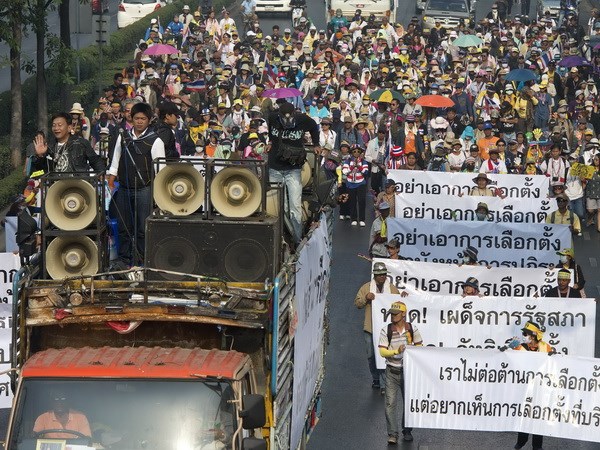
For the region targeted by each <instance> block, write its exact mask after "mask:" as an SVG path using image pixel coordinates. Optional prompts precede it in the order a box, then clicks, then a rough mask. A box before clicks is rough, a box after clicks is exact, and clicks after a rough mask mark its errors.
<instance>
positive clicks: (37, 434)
mask: <svg viewBox="0 0 600 450" xmlns="http://www.w3.org/2000/svg"><path fill="white" fill-rule="evenodd" d="M48 433H68V434H72V435H73V436H75V437H78V438H82V439H91V438H90V436H86V435H85V434H83V433H80V432H79V431H76V430H69V429H62V428H52V429H49V430H41V431H35V432H34V433H33V435H34V437H35V438H36V439H37V438H39V437H41V436H44V435H45V434H48Z"/></svg>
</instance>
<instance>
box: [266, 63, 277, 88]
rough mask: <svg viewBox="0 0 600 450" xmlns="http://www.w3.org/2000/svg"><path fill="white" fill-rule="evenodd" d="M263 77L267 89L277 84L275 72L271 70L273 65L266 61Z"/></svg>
mask: <svg viewBox="0 0 600 450" xmlns="http://www.w3.org/2000/svg"><path fill="white" fill-rule="evenodd" d="M263 79H264V81H265V86H266V87H267V89H272V88H274V87H275V85H276V84H277V74H276V73H275V72H274V71H273V67H272V66H271V64H269V62H268V61H266V63H265V70H264V73H263Z"/></svg>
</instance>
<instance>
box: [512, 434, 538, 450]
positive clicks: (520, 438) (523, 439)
mask: <svg viewBox="0 0 600 450" xmlns="http://www.w3.org/2000/svg"><path fill="white" fill-rule="evenodd" d="M532 436H533V437H532V438H531V446H532V447H533V449H534V450H536V449H541V448H542V444H543V442H544V436H540V435H539V434H534V435H532ZM528 439H529V433H519V434H518V435H517V445H515V448H521V447H523V446H524V445H525V444H527V440H528Z"/></svg>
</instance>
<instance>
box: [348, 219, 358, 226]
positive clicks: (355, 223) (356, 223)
mask: <svg viewBox="0 0 600 450" xmlns="http://www.w3.org/2000/svg"><path fill="white" fill-rule="evenodd" d="M350 225H354V226H356V225H358V222H357V221H356V220H353V221H352V223H351V224H350Z"/></svg>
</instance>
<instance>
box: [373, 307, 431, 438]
mask: <svg viewBox="0 0 600 450" xmlns="http://www.w3.org/2000/svg"><path fill="white" fill-rule="evenodd" d="M388 314H390V315H391V320H392V323H390V324H388V325H386V326H385V327H383V328H382V329H381V332H380V333H379V354H380V355H381V356H382V357H384V358H385V359H386V369H385V422H386V426H387V434H388V444H391V445H395V444H397V443H398V435H399V433H398V417H397V411H398V408H397V407H398V405H397V403H398V390H400V393H401V394H402V401H401V405H400V408H401V410H402V411H403V412H402V435H403V439H404V440H405V441H407V442H410V441H412V440H413V437H412V433H411V432H412V428H407V427H406V426H405V422H404V399H405V397H404V370H403V367H404V350H405V349H406V346H407V345H423V339H422V338H421V333H419V330H417V329H416V328H415V327H413V326H412V325H411V324H410V323H409V322H407V321H406V305H405V304H404V303H403V302H394V303H392V306H391V307H390V309H389V310H388Z"/></svg>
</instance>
